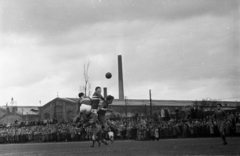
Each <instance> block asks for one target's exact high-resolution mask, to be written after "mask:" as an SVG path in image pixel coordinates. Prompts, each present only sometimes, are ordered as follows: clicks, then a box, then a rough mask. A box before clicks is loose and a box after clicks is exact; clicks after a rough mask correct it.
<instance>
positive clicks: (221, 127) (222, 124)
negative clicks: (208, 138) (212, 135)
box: [218, 121, 227, 145]
mask: <svg viewBox="0 0 240 156" xmlns="http://www.w3.org/2000/svg"><path fill="white" fill-rule="evenodd" d="M224 127H225V121H221V122H219V123H218V128H219V132H220V134H221V137H222V140H223V144H224V145H227V141H226V136H225V132H224Z"/></svg>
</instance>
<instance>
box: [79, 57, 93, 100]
mask: <svg viewBox="0 0 240 156" xmlns="http://www.w3.org/2000/svg"><path fill="white" fill-rule="evenodd" d="M89 67H90V62H89V60H88V61H86V62H85V63H84V65H83V77H84V84H83V85H82V86H81V90H82V91H83V92H84V94H85V95H88V96H90V94H91V84H90V82H89V79H90V77H89V75H88V71H89Z"/></svg>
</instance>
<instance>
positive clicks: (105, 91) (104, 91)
mask: <svg viewBox="0 0 240 156" xmlns="http://www.w3.org/2000/svg"><path fill="white" fill-rule="evenodd" d="M103 95H104V98H107V88H106V87H104V88H103Z"/></svg>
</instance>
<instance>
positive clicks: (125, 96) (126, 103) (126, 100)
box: [125, 96, 127, 117]
mask: <svg viewBox="0 0 240 156" xmlns="http://www.w3.org/2000/svg"><path fill="white" fill-rule="evenodd" d="M125 114H126V117H127V97H126V96H125Z"/></svg>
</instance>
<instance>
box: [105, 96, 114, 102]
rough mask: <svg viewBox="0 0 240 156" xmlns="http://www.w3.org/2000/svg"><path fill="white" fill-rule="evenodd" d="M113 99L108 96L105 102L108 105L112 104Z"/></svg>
mask: <svg viewBox="0 0 240 156" xmlns="http://www.w3.org/2000/svg"><path fill="white" fill-rule="evenodd" d="M113 99H114V97H113V96H112V95H108V96H107V97H106V101H107V103H108V104H112V102H113Z"/></svg>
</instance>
